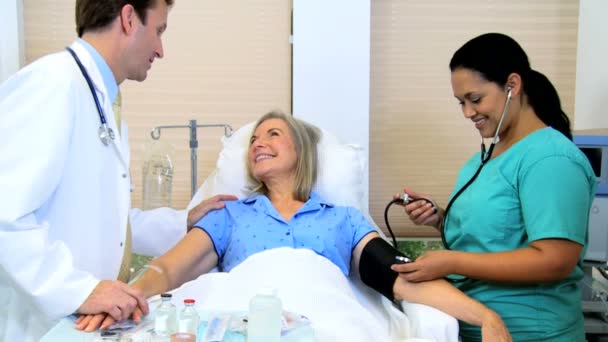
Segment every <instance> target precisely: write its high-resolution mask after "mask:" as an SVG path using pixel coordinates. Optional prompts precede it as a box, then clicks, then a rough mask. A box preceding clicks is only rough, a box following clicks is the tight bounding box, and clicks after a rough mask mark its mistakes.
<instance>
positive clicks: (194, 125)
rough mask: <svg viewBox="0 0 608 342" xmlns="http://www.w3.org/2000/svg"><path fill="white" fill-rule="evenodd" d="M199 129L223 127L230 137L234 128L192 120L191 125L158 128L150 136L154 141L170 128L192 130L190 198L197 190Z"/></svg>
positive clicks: (225, 134)
mask: <svg viewBox="0 0 608 342" xmlns="http://www.w3.org/2000/svg"><path fill="white" fill-rule="evenodd" d="M199 127H204V128H208V127H223V128H224V136H226V137H230V136H231V135H232V126H230V125H228V124H213V125H198V124H197V123H196V120H190V124H188V125H169V126H156V127H154V128H153V129H152V131H150V136H151V137H152V139H154V140H158V139H160V131H161V129H168V128H188V129H190V186H191V189H190V198H192V197H194V194H195V193H196V190H197V184H196V175H197V172H198V171H197V165H198V164H197V162H198V156H197V149H198V140H197V138H196V129H197V128H199Z"/></svg>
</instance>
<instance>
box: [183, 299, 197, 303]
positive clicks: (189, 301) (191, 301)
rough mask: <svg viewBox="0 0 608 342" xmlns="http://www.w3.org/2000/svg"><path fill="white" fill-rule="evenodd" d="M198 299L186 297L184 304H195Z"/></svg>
mask: <svg viewBox="0 0 608 342" xmlns="http://www.w3.org/2000/svg"><path fill="white" fill-rule="evenodd" d="M194 303H196V301H195V300H194V299H184V304H194Z"/></svg>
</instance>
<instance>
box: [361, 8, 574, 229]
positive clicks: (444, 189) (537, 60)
mask: <svg viewBox="0 0 608 342" xmlns="http://www.w3.org/2000/svg"><path fill="white" fill-rule="evenodd" d="M371 15H372V18H371V27H372V30H371V42H372V43H371V87H370V88H371V97H370V107H371V114H370V189H371V192H370V210H371V214H372V217H373V218H374V219H375V221H376V223H378V224H379V225H380V226H384V218H383V214H384V209H385V207H386V205H387V204H388V202H389V201H390V200H391V198H392V195H393V194H395V193H398V192H401V191H402V189H403V186H404V185H407V186H409V187H410V188H412V189H414V190H416V191H418V192H421V193H423V194H427V195H428V196H430V197H432V198H434V199H435V200H436V201H437V202H438V203H439V204H440V205H441V206H445V205H446V204H447V199H448V196H449V195H450V193H451V191H452V187H453V184H454V182H455V180H456V175H457V172H458V170H459V169H460V167H461V166H462V164H464V162H465V161H466V160H468V159H469V158H470V156H471V155H472V154H473V153H475V152H477V151H479V141H480V140H479V133H478V132H477V131H476V129H475V128H474V127H473V125H472V124H471V122H470V121H468V120H465V119H464V118H463V116H462V113H461V110H460V107H459V106H458V102H457V101H456V100H455V99H454V97H453V94H452V89H451V85H450V72H449V68H448V63H449V60H450V58H451V57H452V54H453V53H454V52H455V51H456V49H458V48H459V47H460V46H462V44H464V43H465V42H466V41H468V40H469V39H471V38H473V37H475V36H477V35H479V34H481V33H485V32H503V33H506V34H508V35H511V36H512V37H513V38H515V39H516V40H517V41H518V42H519V43H520V44H521V45H522V46H523V48H524V50H526V52H527V53H528V57H529V59H530V62H531V65H532V67H533V68H534V69H537V70H539V71H541V72H543V73H544V74H545V75H547V77H548V78H549V79H550V80H551V81H552V82H553V84H554V85H555V87H556V88H557V90H558V92H559V94H560V96H561V100H562V105H563V107H564V109H565V111H566V112H567V113H568V114H570V118H571V119H572V114H573V112H574V89H575V87H574V86H575V73H576V53H577V30H578V2H577V1H563V0H545V1H528V0H510V1H496V0H461V1H457V2H454V1H451V0H444V1H439V0H437V1H426V0H408V1H399V0H374V1H372V11H371ZM389 217H390V223H391V226H392V227H393V229H394V230H396V231H397V233H398V234H399V235H401V236H437V235H436V232H435V231H434V229H432V228H420V227H416V226H414V225H413V224H412V223H410V222H409V220H408V219H407V217H406V216H405V215H404V214H403V211H402V210H400V209H398V208H394V209H392V210H391V211H390V213H389Z"/></svg>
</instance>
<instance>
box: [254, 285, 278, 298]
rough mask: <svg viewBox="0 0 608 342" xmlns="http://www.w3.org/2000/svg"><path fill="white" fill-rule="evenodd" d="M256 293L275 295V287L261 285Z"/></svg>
mask: <svg viewBox="0 0 608 342" xmlns="http://www.w3.org/2000/svg"><path fill="white" fill-rule="evenodd" d="M258 294H259V295H261V296H276V295H277V289H276V288H274V287H262V288H260V289H259V290H258Z"/></svg>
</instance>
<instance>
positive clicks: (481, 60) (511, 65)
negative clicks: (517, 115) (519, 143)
mask: <svg viewBox="0 0 608 342" xmlns="http://www.w3.org/2000/svg"><path fill="white" fill-rule="evenodd" d="M458 69H468V70H471V71H474V72H477V73H478V74H479V75H481V76H482V77H483V78H485V79H486V80H487V81H490V82H494V83H497V84H498V85H499V86H501V87H504V88H506V86H507V79H508V77H509V75H511V74H512V73H516V74H518V75H519V76H520V77H521V80H522V84H523V92H524V93H525V94H526V95H527V97H528V103H529V104H530V105H531V106H532V108H533V109H534V112H535V113H536V115H537V116H538V118H539V119H541V120H542V121H543V122H544V123H545V124H546V125H547V126H551V127H553V128H554V129H556V130H558V131H560V132H561V133H562V134H564V135H565V136H566V137H568V139H570V140H572V131H571V130H570V120H569V119H568V116H567V115H566V113H564V111H563V110H562V105H561V102H560V99H559V95H558V94H557V90H555V87H554V86H553V84H551V82H550V81H549V79H548V78H547V77H546V76H545V75H543V74H541V73H540V72H538V71H536V70H533V69H532V68H531V67H530V62H529V61H528V56H527V55H526V53H525V52H524V50H523V49H522V47H521V46H520V45H519V44H518V43H517V42H516V41H515V40H514V39H513V38H511V37H509V36H507V35H504V34H500V33H486V34H482V35H481V36H478V37H475V38H473V39H471V40H469V41H468V42H467V43H466V44H464V45H463V46H462V47H461V48H460V49H458V50H457V51H456V52H455V53H454V56H452V60H451V61H450V70H451V71H452V72H454V71H456V70H458Z"/></svg>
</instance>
